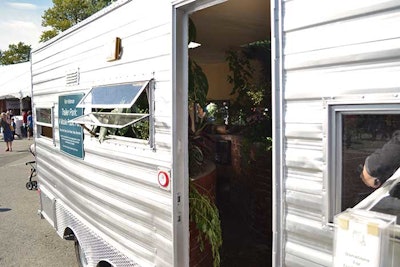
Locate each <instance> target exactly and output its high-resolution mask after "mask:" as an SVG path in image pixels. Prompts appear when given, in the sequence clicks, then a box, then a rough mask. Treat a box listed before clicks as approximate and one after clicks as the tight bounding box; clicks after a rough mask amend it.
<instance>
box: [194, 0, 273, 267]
mask: <svg viewBox="0 0 400 267" xmlns="http://www.w3.org/2000/svg"><path fill="white" fill-rule="evenodd" d="M197 2H199V1H197ZM204 2H207V1H204ZM215 2H218V4H215V5H211V6H210V4H209V3H208V4H204V5H205V6H206V5H207V8H201V7H199V5H196V7H193V8H192V12H189V18H190V20H192V21H193V24H194V25H195V30H196V40H195V41H196V42H195V43H197V45H198V46H197V47H196V48H190V49H189V51H188V56H189V58H190V59H191V60H194V61H195V62H196V63H197V64H198V65H199V66H200V67H201V68H202V70H203V72H204V73H205V75H206V77H207V80H208V86H209V88H208V93H207V99H206V101H207V102H206V103H205V104H204V105H205V106H204V108H205V110H206V112H207V111H208V110H207V108H206V107H207V106H208V105H209V104H215V105H216V107H217V110H218V111H220V113H222V115H221V114H219V117H218V116H215V117H213V118H212V123H211V124H213V125H212V126H210V129H209V131H208V134H209V135H210V136H211V137H212V139H213V141H214V145H213V149H212V152H211V157H210V158H211V160H213V161H214V163H215V164H216V167H217V182H216V204H217V207H218V209H219V211H220V219H221V225H222V234H223V245H222V248H221V266H226V267H227V266H229V267H232V266H249V267H252V266H254V267H257V266H271V262H272V154H271V151H270V150H268V148H270V147H268V141H267V140H266V139H262V138H264V137H268V136H269V137H270V136H271V135H270V133H271V120H270V117H269V115H270V114H269V112H270V110H271V108H270V107H271V103H270V101H271V98H270V93H271V87H270V81H271V61H270V56H271V51H270V48H269V46H268V45H269V41H270V32H271V30H270V29H271V26H270V3H269V1H266V0H249V1H242V0H229V1H226V2H222V1H215ZM220 2H222V3H220ZM243 57H244V58H243ZM243 60H245V61H246V60H247V61H248V62H244V61H243ZM246 64H250V67H251V68H253V69H254V72H253V74H252V77H251V78H248V80H246V85H247V86H248V88H247V89H243V90H240V85H239V86H236V85H237V83H238V82H240V81H239V80H240V75H243V73H245V72H246ZM235 71H237V73H235ZM235 75H236V77H234V76H235ZM238 75H239V78H238V77H237V76H238ZM235 79H236V80H235ZM260 80H261V81H262V82H261V83H258V82H254V81H260ZM249 81H250V82H253V83H252V84H250V85H249V84H248V83H247V82H249ZM268 82H269V84H268ZM235 83H236V84H235ZM255 85H256V86H255ZM235 86H236V87H235ZM252 86H254V87H260V88H253V87H252ZM238 88H239V89H238ZM246 91H250V92H251V93H254V95H253V96H248V95H247V93H246ZM257 94H259V95H258V96H259V97H260V98H262V100H260V102H259V105H258V106H257V105H254V102H253V103H251V102H250V103H249V101H248V99H252V97H253V100H254V98H256V96H257ZM260 94H261V96H260ZM268 94H269V96H268ZM246 95H247V96H246ZM238 99H240V100H242V101H238ZM243 99H244V100H243ZM260 103H262V104H260ZM252 104H253V106H252ZM240 105H242V106H240ZM258 107H259V108H260V109H258ZM202 108H203V107H202ZM246 109H247V110H246ZM250 110H251V111H252V112H253V113H248V112H250ZM239 111H241V112H242V115H241V117H240V114H239ZM264 116H265V117H264ZM221 119H222V120H221ZM218 120H219V122H217V121H218ZM216 126H218V127H216ZM219 126H223V127H219ZM258 127H260V128H258ZM220 128H221V129H220ZM268 133H269V135H268ZM256 134H261V136H259V137H261V138H260V139H257V138H255V135H256Z"/></svg>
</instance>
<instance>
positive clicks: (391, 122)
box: [341, 113, 400, 211]
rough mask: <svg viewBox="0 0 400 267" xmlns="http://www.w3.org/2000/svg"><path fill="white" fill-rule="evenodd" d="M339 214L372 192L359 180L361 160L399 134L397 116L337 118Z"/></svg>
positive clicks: (364, 115)
mask: <svg viewBox="0 0 400 267" xmlns="http://www.w3.org/2000/svg"><path fill="white" fill-rule="evenodd" d="M341 120H342V138H341V139H342V144H341V150H342V152H341V161H342V164H341V165H342V170H341V177H342V180H341V185H342V187H341V211H344V210H346V209H347V208H351V207H354V206H355V205H356V204H357V203H359V202H360V201H361V200H363V199H364V198H366V197H367V196H368V195H369V194H370V193H372V192H373V191H374V190H375V189H374V188H371V187H368V186H367V185H365V184H364V183H363V181H362V180H361V178H360V174H361V170H362V166H363V165H364V162H365V159H366V158H367V157H368V156H369V155H371V154H372V153H373V152H374V151H376V150H377V149H381V148H382V147H383V145H384V144H385V143H386V142H388V141H389V140H390V138H391V137H392V134H393V133H394V132H395V131H396V130H400V115H399V114H365V113H364V114H351V113H350V114H345V113H343V114H341Z"/></svg>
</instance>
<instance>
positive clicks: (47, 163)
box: [32, 0, 174, 266]
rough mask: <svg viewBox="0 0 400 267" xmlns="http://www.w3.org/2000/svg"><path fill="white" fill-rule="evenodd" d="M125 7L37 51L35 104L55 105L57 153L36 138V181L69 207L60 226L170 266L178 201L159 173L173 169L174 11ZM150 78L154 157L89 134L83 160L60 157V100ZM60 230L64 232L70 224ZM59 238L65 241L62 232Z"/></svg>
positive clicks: (142, 260) (151, 4)
mask: <svg viewBox="0 0 400 267" xmlns="http://www.w3.org/2000/svg"><path fill="white" fill-rule="evenodd" d="M125 2H126V4H125ZM121 3H124V5H122V6H119V7H118V8H117V9H115V10H114V11H113V12H111V13H108V14H107V15H105V16H103V15H102V14H100V15H98V14H97V15H95V17H94V18H90V19H89V22H88V23H83V26H82V25H81V26H77V27H74V28H71V29H69V30H68V31H67V32H66V33H64V34H62V35H61V37H56V38H55V39H54V40H51V41H49V42H48V43H45V44H44V45H43V46H41V47H39V48H38V49H37V50H35V51H34V52H33V55H32V69H33V101H34V104H35V106H36V107H40V106H42V105H49V103H50V104H51V103H54V104H55V117H54V118H55V121H56V126H55V131H54V132H55V140H56V144H55V146H53V145H52V143H51V142H49V140H46V138H38V139H37V164H38V177H39V181H40V186H41V187H43V188H46V189H47V190H49V191H50V192H51V193H53V194H54V195H55V196H56V198H57V199H58V201H56V202H57V205H58V206H59V205H61V206H62V205H65V206H66V207H65V208H64V209H65V210H66V211H65V212H64V211H63V212H59V214H61V215H59V216H60V217H59V218H57V219H58V220H64V219H63V218H65V216H69V215H68V214H74V215H73V216H74V218H81V219H82V220H83V221H85V222H87V223H88V225H90V227H89V229H90V230H92V231H93V232H94V234H93V236H100V237H102V238H103V239H104V240H105V241H106V242H107V243H108V244H109V245H111V246H112V247H114V248H117V249H118V250H119V251H122V252H124V253H125V255H127V256H128V257H129V258H130V259H131V260H132V262H135V263H137V264H139V265H140V266H155V265H158V266H172V265H173V262H174V260H173V257H174V255H173V251H174V248H173V218H172V205H173V201H172V196H171V192H169V191H164V190H162V189H160V188H159V186H158V183H157V167H164V168H172V151H171V150H172V147H171V144H172V137H171V133H172V112H171V111H172V110H173V109H172V107H171V105H172V103H171V102H172V97H171V96H172V92H171V90H172V82H171V77H172V74H171V66H172V55H171V51H172V47H171V46H172V41H171V40H172V35H171V30H172V24H171V23H172V22H171V15H172V12H169V10H170V9H171V5H170V3H169V2H168V1H159V0H151V1H149V0H148V1H132V2H129V1H122V2H121ZM115 37H120V38H121V39H122V47H123V51H122V53H123V54H122V58H121V59H120V60H117V61H115V62H106V56H107V52H106V50H105V45H107V44H108V43H109V42H111V41H112V40H113V39H114V38H115ZM78 68H79V74H80V79H79V81H80V82H79V85H77V86H66V80H65V76H66V74H67V73H68V72H70V71H74V70H77V69H78ZM153 75H154V79H155V81H156V89H155V106H156V110H155V113H156V114H155V118H156V121H155V125H156V136H155V142H156V150H155V151H153V150H152V149H150V147H149V146H145V145H138V144H137V143H135V142H114V141H105V142H104V143H102V144H100V143H99V142H98V140H96V139H95V138H91V137H90V136H89V135H88V134H87V133H86V134H85V138H84V150H85V158H84V160H80V159H75V158H72V157H68V156H65V155H63V154H62V153H61V152H60V148H59V134H58V105H57V101H58V95H59V94H70V93H78V92H85V93H87V92H88V90H89V89H90V88H91V87H92V86H96V85H101V84H110V83H117V82H118V83H121V82H130V81H135V80H143V79H150V78H152V77H153ZM57 205H56V207H57ZM67 211H68V212H67ZM70 211H72V212H70ZM65 214H67V215H65ZM71 216H72V215H71ZM58 224H59V225H61V226H63V227H65V226H66V224H67V222H66V221H64V222H60V221H59V222H58ZM76 225H77V226H74V227H78V226H79V225H80V224H79V223H78V224H76ZM88 225H86V227H87V226H88ZM68 226H70V225H68ZM58 231H59V233H60V234H62V231H64V229H58ZM78 232H79V231H78ZM80 232H82V231H80ZM92 240H94V239H93V238H92ZM82 245H83V246H89V245H90V242H89V241H88V242H87V243H85V242H83V244H82ZM84 248H85V247H84ZM92 249H93V248H92ZM89 251H90V250H89ZM89 253H90V252H89ZM95 255H97V254H96V253H93V257H95ZM121 266H122V265H121ZM123 266H125V265H123Z"/></svg>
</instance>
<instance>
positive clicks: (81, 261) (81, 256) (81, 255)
mask: <svg viewBox="0 0 400 267" xmlns="http://www.w3.org/2000/svg"><path fill="white" fill-rule="evenodd" d="M74 242H75V255H76V259H77V261H78V266H79V267H87V266H88V263H87V259H86V256H85V252H84V250H83V248H82V247H81V245H80V244H79V241H78V239H76V237H75V239H74Z"/></svg>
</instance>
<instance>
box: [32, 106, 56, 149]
mask: <svg viewBox="0 0 400 267" xmlns="http://www.w3.org/2000/svg"><path fill="white" fill-rule="evenodd" d="M54 108H55V104H54V103H52V104H48V105H46V104H45V105H39V106H35V109H34V114H33V115H34V124H35V125H34V128H36V129H35V131H34V135H35V136H36V138H45V139H49V140H52V143H53V146H56V139H55V118H54V115H55V113H54ZM40 109H49V110H50V123H47V122H42V121H39V120H38V118H39V117H38V111H39V110H40ZM39 127H40V129H41V127H48V128H51V133H52V137H48V136H45V135H42V134H40V133H39Z"/></svg>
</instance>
